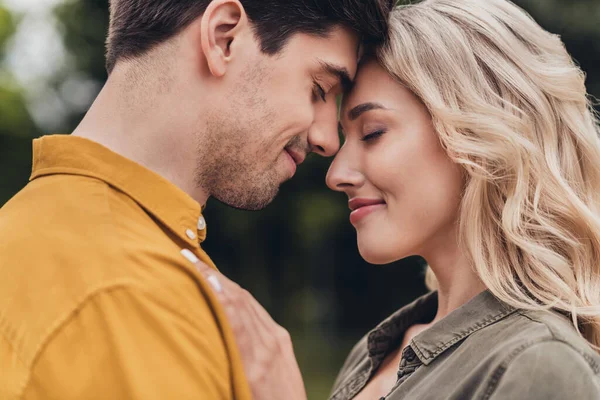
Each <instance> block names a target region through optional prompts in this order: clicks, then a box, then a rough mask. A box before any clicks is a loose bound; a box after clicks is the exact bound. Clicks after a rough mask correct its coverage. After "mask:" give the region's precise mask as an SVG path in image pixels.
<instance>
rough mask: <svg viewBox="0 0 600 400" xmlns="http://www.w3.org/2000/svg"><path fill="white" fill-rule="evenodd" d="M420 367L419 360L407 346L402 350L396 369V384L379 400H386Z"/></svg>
mask: <svg viewBox="0 0 600 400" xmlns="http://www.w3.org/2000/svg"><path fill="white" fill-rule="evenodd" d="M421 365H422V363H421V360H420V359H419V357H417V354H416V353H415V351H414V350H413V349H412V347H410V346H407V347H405V348H404V350H402V359H401V360H400V365H399V367H398V373H397V374H398V379H397V380H396V384H395V385H394V387H393V388H392V389H391V390H390V392H389V393H388V394H387V395H386V396H384V397H380V398H379V400H386V399H388V398H389V396H391V395H392V394H393V393H394V392H395V391H396V389H397V388H398V387H399V386H400V385H402V384H403V383H404V382H405V381H406V380H407V379H408V378H410V376H411V375H412V374H413V373H414V372H415V371H416V370H417V369H418V368H419V367H420V366H421Z"/></svg>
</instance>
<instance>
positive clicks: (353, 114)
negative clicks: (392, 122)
mask: <svg viewBox="0 0 600 400" xmlns="http://www.w3.org/2000/svg"><path fill="white" fill-rule="evenodd" d="M371 110H387V108H386V107H384V106H382V105H381V104H379V103H363V104H359V105H357V106H356V107H354V108H353V109H352V110H350V111H348V118H349V119H350V121H354V120H355V119H357V118H358V117H360V116H361V115H362V114H364V113H366V112H367V111H371Z"/></svg>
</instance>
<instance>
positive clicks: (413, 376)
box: [330, 291, 600, 400]
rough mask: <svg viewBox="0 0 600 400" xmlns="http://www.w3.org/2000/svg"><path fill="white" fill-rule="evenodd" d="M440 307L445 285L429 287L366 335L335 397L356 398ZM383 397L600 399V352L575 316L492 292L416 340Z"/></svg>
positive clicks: (345, 368) (424, 399) (418, 399)
mask: <svg viewBox="0 0 600 400" xmlns="http://www.w3.org/2000/svg"><path fill="white" fill-rule="evenodd" d="M436 310H437V292H432V293H429V294H426V295H425V296H423V297H420V298H419V299H417V300H416V301H414V302H413V303H411V304H409V305H407V306H406V307H404V308H402V309H400V310H399V311H397V312H396V313H395V314H393V315H392V316H391V317H389V318H388V319H386V320H385V321H384V322H382V323H381V324H380V325H379V326H377V327H376V328H375V329H374V330H373V331H371V332H370V333H369V334H368V335H367V336H365V337H364V338H363V339H362V340H361V341H360V342H359V343H358V344H357V345H356V346H355V347H354V349H353V350H352V352H351V353H350V355H349V357H348V359H347V360H346V363H345V364H344V366H343V368H342V370H341V372H340V374H339V376H338V378H337V380H336V383H335V385H334V388H333V391H332V395H331V397H330V400H349V399H352V398H353V397H355V396H356V395H357V394H358V393H359V392H360V391H361V390H362V389H363V388H364V387H365V386H366V384H367V383H368V382H369V379H370V378H371V377H372V376H373V375H374V374H375V372H376V371H377V368H378V367H379V366H380V365H381V363H382V362H383V360H384V358H385V357H386V355H388V354H389V353H390V352H392V351H393V350H396V349H398V346H400V344H401V342H402V339H403V336H404V332H405V331H406V329H407V328H409V327H410V326H411V325H414V324H419V323H427V322H429V321H431V320H432V319H433V318H434V316H435V313H436ZM382 399H385V400H401V399H402V400H434V399H435V400H442V399H443V400H451V399H452V400H467V399H492V400H500V399H503V400H504V399H506V400H521V399H522V400H538V399H539V400H553V399H556V400H558V399H568V400H588V399H590V400H593V399H600V356H599V355H598V354H597V353H596V352H595V351H594V350H593V349H592V348H591V347H590V345H589V344H588V343H587V342H586V341H585V340H584V339H583V338H581V337H580V336H578V334H577V332H576V330H575V328H574V327H573V325H572V323H571V322H570V320H569V319H568V318H567V317H565V316H563V315H561V314H558V313H555V312H543V311H525V310H520V309H515V308H512V307H510V306H508V305H507V304H504V303H502V302H501V301H499V300H498V299H496V298H495V297H494V296H493V295H492V294H491V293H490V292H489V291H485V292H482V293H480V294H479V295H477V296H476V297H475V298H473V299H472V300H471V301H469V302H468V303H467V304H465V305H463V306H462V307H460V308H458V309H457V310H455V311H453V312H452V313H450V314H449V315H448V316H446V317H445V318H444V319H442V320H440V321H439V322H437V323H436V324H434V325H432V326H431V327H430V328H429V329H427V330H426V331H423V332H421V333H420V334H419V335H417V336H415V337H414V338H413V339H412V340H411V341H410V344H409V345H408V346H407V347H406V348H405V349H404V350H403V352H402V359H401V362H400V365H399V366H398V379H397V381H396V384H395V385H394V387H393V388H390V392H389V394H388V395H387V396H385V397H383V398H382ZM374 400H376V399H374Z"/></svg>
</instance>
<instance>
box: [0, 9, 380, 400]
mask: <svg viewBox="0 0 600 400" xmlns="http://www.w3.org/2000/svg"><path fill="white" fill-rule="evenodd" d="M391 2H392V1H390V0H328V1H317V0H242V1H240V0H213V1H210V0H185V1H184V0H113V1H112V2H111V4H110V6H111V21H110V32H109V36H108V41H107V43H108V48H107V67H108V71H109V73H110V76H109V79H108V81H107V83H106V85H105V87H104V88H103V90H102V92H101V93H100V94H99V96H98V98H97V99H96V101H95V103H94V104H93V106H92V107H91V108H90V110H89V112H88V114H87V115H86V117H85V118H84V119H83V121H82V122H81V124H80V125H79V127H78V128H77V129H76V130H75V132H74V133H73V135H71V136H49V137H44V138H41V139H38V140H36V141H35V142H34V159H33V173H32V176H31V182H30V183H29V184H28V185H27V186H26V187H25V188H24V189H23V190H22V191H21V192H20V193H18V194H17V195H16V196H15V197H14V198H13V199H12V200H11V201H9V202H8V203H7V204H6V205H5V206H4V207H3V208H2V210H1V211H0V254H1V256H0V371H1V372H0V398H1V399H96V398H97V399H192V398H194V399H209V400H212V399H232V398H235V399H242V400H244V399H250V393H249V389H248V385H247V382H246V379H245V376H244V373H243V369H242V365H241V363H240V357H239V354H238V350H237V348H236V346H235V343H234V338H233V335H232V331H231V328H230V326H229V325H228V324H227V323H226V320H225V317H224V313H223V310H222V307H221V306H220V305H219V304H218V302H217V301H216V300H215V299H216V298H215V296H214V294H213V293H212V292H211V291H210V289H209V288H207V286H206V283H205V281H204V280H203V279H202V277H201V275H200V273H199V272H198V271H197V270H196V269H195V264H194V263H195V262H196V261H197V260H198V259H200V260H202V261H203V262H204V263H206V264H209V265H210V266H211V267H214V265H213V264H212V262H211V261H210V259H209V257H208V256H207V255H206V254H205V253H204V252H203V250H202V249H201V247H200V243H201V242H202V241H203V240H204V238H205V235H206V223H205V220H204V218H203V216H202V213H201V210H202V209H203V205H204V204H205V203H206V201H207V199H208V198H209V197H210V196H212V197H215V198H216V199H218V200H220V201H222V202H224V203H226V204H228V205H230V206H232V207H237V208H243V209H247V210H259V209H261V208H263V207H265V206H266V205H267V204H268V203H269V202H270V201H271V200H272V199H273V198H274V196H275V195H276V193H277V191H278V188H279V186H280V184H281V183H282V182H283V181H285V180H287V179H289V178H291V177H292V176H293V175H294V172H295V169H296V167H297V165H298V164H300V163H302V161H303V160H304V158H305V157H306V155H307V154H308V153H309V152H311V151H314V152H316V153H318V154H321V155H323V156H331V155H333V154H334V153H335V152H336V151H337V149H338V147H339V143H338V136H337V121H336V113H337V110H336V101H335V97H336V95H337V94H339V93H341V92H342V91H343V90H344V87H346V86H348V85H349V84H351V81H352V78H353V76H354V75H355V72H356V67H357V57H358V56H359V53H360V51H361V50H360V49H361V47H362V45H365V44H367V45H368V44H377V43H379V42H381V41H383V40H384V37H385V34H386V32H387V25H386V20H387V14H388V12H389V9H390V8H391ZM259 400H261V399H259Z"/></svg>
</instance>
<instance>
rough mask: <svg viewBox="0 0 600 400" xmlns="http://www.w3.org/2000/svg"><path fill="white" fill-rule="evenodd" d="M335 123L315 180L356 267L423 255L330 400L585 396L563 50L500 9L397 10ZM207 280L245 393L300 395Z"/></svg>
mask: <svg viewBox="0 0 600 400" xmlns="http://www.w3.org/2000/svg"><path fill="white" fill-rule="evenodd" d="M341 125H342V128H343V131H344V136H345V143H344V145H343V147H342V149H341V150H340V152H339V153H338V155H337V156H336V158H335V160H334V161H333V164H332V165H331V168H330V170H329V173H328V176H327V184H328V186H329V187H330V188H332V189H334V190H338V191H343V192H345V193H346V194H347V195H348V197H349V200H350V201H349V206H350V208H351V210H353V211H352V213H351V215H350V220H351V222H352V224H353V225H354V227H355V228H356V231H357V237H358V247H359V250H360V253H361V255H362V256H363V257H364V258H365V260H367V261H369V262H370V263H373V264H385V263H390V262H392V261H396V260H399V259H402V258H404V257H407V256H411V255H415V254H418V255H421V256H423V257H424V258H425V259H426V260H427V262H428V264H429V266H430V270H429V271H428V276H429V278H430V279H429V280H430V284H431V285H433V286H435V288H436V290H435V291H433V292H432V293H430V294H427V295H425V296H423V297H421V298H419V299H417V300H416V301H415V302H414V303H412V304H410V305H408V306H406V307H404V308H403V309H401V310H399V311H398V312H397V313H395V314H394V315H392V316H391V317H390V318H389V319H387V320H386V321H384V322H383V323H382V324H380V325H379V326H378V327H377V328H375V329H374V330H373V331H372V332H370V333H369V334H368V335H367V336H366V337H365V338H364V339H363V340H362V341H360V342H359V343H358V344H357V345H356V347H355V348H354V350H353V351H352V353H351V354H350V356H349V357H348V359H347V361H346V363H345V365H344V367H343V368H342V371H341V373H340V375H339V377H338V379H337V382H336V384H335V387H334V389H333V391H332V397H331V398H332V399H333V400H348V399H357V400H364V399H378V398H385V399H389V400H398V399H421V400H422V399H472V398H477V399H567V398H569V399H600V378H599V373H600V372H599V371H600V356H599V355H598V353H597V350H598V348H599V346H600V218H599V214H598V211H599V206H600V142H599V139H598V133H599V132H598V126H597V121H596V120H595V118H594V114H593V112H592V108H591V106H590V104H589V101H588V98H587V95H586V90H585V86H584V75H583V73H582V72H581V71H580V70H579V69H578V68H577V67H576V66H575V64H574V63H573V61H572V59H571V58H570V56H569V55H568V54H567V52H566V50H565V49H564V46H563V45H562V43H561V41H560V39H559V38H558V37H556V36H554V35H551V34H549V33H548V32H546V31H544V30H543V29H542V28H540V27H539V26H538V25H537V24H536V23H535V22H534V21H533V20H531V19H530V18H529V17H528V16H527V15H526V13H525V12H523V11H522V10H521V9H519V8H517V7H516V6H515V5H513V4H512V3H510V2H508V1H506V0H485V1H483V0H427V1H424V2H422V3H418V4H415V5H410V6H402V7H399V8H397V9H396V10H395V11H394V12H393V15H392V20H391V39H390V41H389V43H388V44H387V45H386V46H385V47H384V48H382V49H380V50H379V51H378V52H377V54H376V55H375V56H373V57H370V58H367V59H366V60H365V61H364V62H363V64H362V66H361V69H360V71H359V73H358V77H357V83H356V85H355V87H354V89H353V90H352V92H351V93H350V94H349V95H348V96H347V97H346V98H345V99H344V103H343V106H342V114H341ZM211 279H213V278H211ZM220 279H221V281H222V282H223V290H222V292H221V295H222V296H223V297H222V300H223V302H224V303H225V305H226V307H227V308H228V309H229V313H230V317H231V319H232V321H233V322H235V323H236V326H234V330H235V332H236V335H237V337H238V342H239V343H240V351H241V352H242V357H243V358H244V360H245V363H246V371H247V372H248V377H249V381H250V383H251V386H252V389H253V391H254V393H255V397H256V398H257V399H263V398H264V399H294V398H298V399H302V398H304V397H303V396H305V395H304V394H303V389H302V385H301V384H298V381H299V380H300V379H301V378H299V374H298V372H297V366H296V364H295V360H294V358H293V352H292V351H291V345H290V344H289V340H287V339H286V338H285V334H283V333H282V330H281V329H280V328H278V327H277V326H276V324H274V323H273V322H272V321H271V320H270V318H269V317H268V315H266V313H265V312H264V310H262V308H260V306H259V305H257V304H256V302H255V301H253V300H252V299H251V298H250V297H249V296H248V295H240V293H243V292H241V291H240V290H239V288H237V287H235V286H234V285H233V284H231V283H230V282H229V281H226V280H225V278H223V277H221V278H220ZM249 315H253V316H249ZM274 338H275V339H274ZM276 338H279V339H276ZM282 338H283V339H282ZM261 343H263V344H261ZM278 385H279V386H278ZM286 389H287V390H286Z"/></svg>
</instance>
